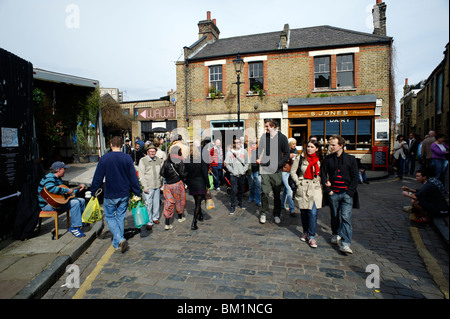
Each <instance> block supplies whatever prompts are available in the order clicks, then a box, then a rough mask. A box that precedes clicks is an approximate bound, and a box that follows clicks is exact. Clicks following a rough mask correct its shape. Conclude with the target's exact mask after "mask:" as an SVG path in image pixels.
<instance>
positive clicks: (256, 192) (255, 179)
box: [248, 172, 261, 204]
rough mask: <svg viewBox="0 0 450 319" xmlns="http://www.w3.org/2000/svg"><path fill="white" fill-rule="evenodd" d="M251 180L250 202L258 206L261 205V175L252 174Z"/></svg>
mask: <svg viewBox="0 0 450 319" xmlns="http://www.w3.org/2000/svg"><path fill="white" fill-rule="evenodd" d="M249 179H250V180H251V183H249V184H250V195H249V200H248V201H249V202H253V200H254V201H255V202H256V204H261V175H260V174H259V172H252V173H251V174H250V175H249Z"/></svg>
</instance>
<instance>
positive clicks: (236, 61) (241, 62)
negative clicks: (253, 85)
mask: <svg viewBox="0 0 450 319" xmlns="http://www.w3.org/2000/svg"><path fill="white" fill-rule="evenodd" d="M233 64H234V69H235V71H236V76H237V82H236V83H233V84H236V85H237V107H238V109H237V115H238V126H237V127H238V130H239V127H240V124H241V93H240V86H241V84H243V83H245V82H241V73H242V68H243V66H244V60H242V59H241V55H240V54H239V53H238V55H237V57H236V59H234V60H233Z"/></svg>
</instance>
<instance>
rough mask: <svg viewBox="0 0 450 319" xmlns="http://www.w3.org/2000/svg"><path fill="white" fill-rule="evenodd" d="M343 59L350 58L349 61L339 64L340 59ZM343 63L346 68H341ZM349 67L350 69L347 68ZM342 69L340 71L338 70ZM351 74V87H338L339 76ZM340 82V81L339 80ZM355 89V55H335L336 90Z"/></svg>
mask: <svg viewBox="0 0 450 319" xmlns="http://www.w3.org/2000/svg"><path fill="white" fill-rule="evenodd" d="M344 57H351V61H350V62H349V61H345V62H340V61H339V60H340V59H343V58H344ZM344 63H345V66H346V68H343V64H344ZM350 65H351V69H350V68H349V66H350ZM340 68H342V69H340ZM344 74H351V81H352V83H351V85H340V84H339V78H340V77H339V75H344ZM341 80H342V79H341ZM354 87H355V55H354V54H353V53H348V54H338V55H336V88H338V89H341V88H354Z"/></svg>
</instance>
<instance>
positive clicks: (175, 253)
mask: <svg viewBox="0 0 450 319" xmlns="http://www.w3.org/2000/svg"><path fill="white" fill-rule="evenodd" d="M402 185H407V186H410V187H417V186H418V185H417V183H416V181H415V180H414V179H413V178H411V177H410V178H405V179H404V180H403V181H399V180H397V179H395V178H393V177H389V178H388V179H384V180H380V181H374V182H371V183H370V184H369V185H365V184H364V185H360V186H359V187H358V191H359V194H360V201H361V209H359V210H353V240H352V249H353V252H354V253H353V254H352V255H345V254H343V253H341V252H340V251H339V249H338V247H337V246H334V245H331V243H330V237H331V230H330V222H329V208H328V207H325V208H322V209H321V210H320V211H319V220H318V229H317V236H316V238H317V242H318V248H310V247H309V245H308V244H307V243H304V242H301V241H300V236H301V233H302V232H303V230H302V227H301V221H300V217H299V216H297V217H290V216H289V214H288V213H287V212H286V211H283V213H282V223H281V225H276V224H275V223H273V219H272V218H271V217H272V216H269V217H270V218H268V222H267V223H266V224H264V225H263V224H260V223H259V220H258V216H259V211H258V209H257V206H256V205H255V204H254V203H247V202H246V201H247V200H248V193H247V194H246V196H245V197H244V201H245V203H246V206H247V209H246V210H237V211H236V214H235V215H233V216H231V215H229V214H228V207H229V197H228V196H227V195H226V193H225V192H223V191H221V192H218V193H217V194H216V196H215V197H214V199H215V204H216V208H215V209H212V210H208V211H207V210H204V215H205V220H204V221H203V222H199V229H198V230H197V231H191V229H190V222H191V220H192V211H193V201H192V198H191V196H189V195H188V196H187V198H188V205H187V207H186V211H185V212H186V217H187V219H186V221H185V222H184V223H179V222H178V221H177V220H176V219H175V220H174V221H173V226H174V227H173V229H172V230H170V231H165V230H164V226H163V223H161V224H159V225H155V226H154V227H153V232H152V234H151V235H150V236H149V237H146V238H140V236H139V234H136V235H135V236H134V237H133V238H131V239H129V244H130V249H129V250H128V251H127V252H126V253H124V254H121V253H119V252H113V253H112V254H111V255H107V253H108V251H109V249H110V247H111V245H110V240H111V237H110V233H109V231H108V229H107V227H106V226H105V229H104V231H103V233H102V235H101V236H100V237H99V238H98V239H96V240H95V241H94V243H93V244H92V245H91V247H90V248H89V249H88V250H87V251H86V252H85V253H84V254H83V255H82V256H81V257H80V258H79V259H78V260H77V262H76V265H78V266H79V267H80V273H81V280H80V284H81V287H80V288H79V289H69V288H67V286H66V285H65V283H66V277H67V275H64V276H62V277H61V278H60V280H59V281H58V282H57V283H56V284H55V285H54V286H53V287H52V288H51V289H50V290H49V291H48V292H47V294H46V295H45V296H44V298H47V299H50V298H64V299H68V298H72V297H74V296H75V294H76V293H77V292H78V294H77V297H81V298H84V299H92V298H102V299H103V298H130V299H139V298H142V299H163V298H164V299H172V298H182V299H235V298H237V299H241V298H249V299H252V298H264V299H291V298H295V299H297V298H300V299H330V298H331V299H335V298H337V299H393V298H396V299H397V298H399V299H409V298H430V299H443V298H444V294H443V292H442V291H441V289H440V287H439V284H438V283H436V281H435V280H434V279H433V278H434V277H433V274H431V273H430V272H429V271H428V270H427V268H426V266H425V264H424V261H423V259H422V258H421V256H420V255H419V253H418V249H417V247H416V243H415V242H414V239H413V237H412V235H411V228H415V227H417V228H418V231H419V233H420V235H421V238H423V241H424V243H425V244H426V247H427V249H428V251H429V252H430V253H431V254H432V256H433V257H434V259H435V260H436V261H437V263H438V264H439V265H440V267H439V268H440V271H441V272H442V274H443V276H444V277H445V279H446V281H447V291H448V276H449V275H448V249H447V248H445V246H444V244H443V243H442V241H441V240H440V238H439V237H438V235H437V234H436V232H435V231H434V230H433V229H432V228H431V226H430V225H415V224H414V223H413V222H411V221H410V220H409V216H408V214H406V213H405V212H403V211H402V207H403V206H405V205H408V200H407V199H406V198H404V197H402V196H401V186H402ZM161 220H163V219H161ZM126 223H127V224H126V228H133V227H134V223H133V218H132V216H131V214H129V215H128V217H127V221H126ZM99 261H101V262H100V263H99V264H98V265H97V263H98V262H99ZM369 265H376V266H377V267H378V268H379V272H380V287H379V288H368V287H367V285H366V279H367V278H368V276H369V275H371V274H372V270H370V269H372V268H369V269H367V272H366V267H367V266H369ZM372 267H373V266H372ZM88 276H90V277H89V278H88V279H86V278H87V277H88ZM369 279H370V278H369ZM369 279H367V281H368V282H369V283H370V282H372V281H370V280H369Z"/></svg>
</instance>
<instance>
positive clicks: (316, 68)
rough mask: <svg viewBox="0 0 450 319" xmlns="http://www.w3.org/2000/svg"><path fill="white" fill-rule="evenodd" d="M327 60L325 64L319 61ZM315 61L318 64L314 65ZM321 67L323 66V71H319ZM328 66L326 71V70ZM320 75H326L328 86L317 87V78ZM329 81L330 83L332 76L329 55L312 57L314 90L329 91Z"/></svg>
mask: <svg viewBox="0 0 450 319" xmlns="http://www.w3.org/2000/svg"><path fill="white" fill-rule="evenodd" d="M322 59H327V60H328V61H325V62H328V64H327V63H321V61H320V60H322ZM316 61H317V62H318V63H317V64H316ZM321 66H325V67H324V70H323V71H322V70H321ZM327 66H328V71H327V70H326V69H327V68H326V67H327ZM322 74H328V86H317V83H318V80H319V79H318V78H317V76H320V75H322ZM331 81H332V74H331V55H319V56H315V57H314V88H315V89H331Z"/></svg>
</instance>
